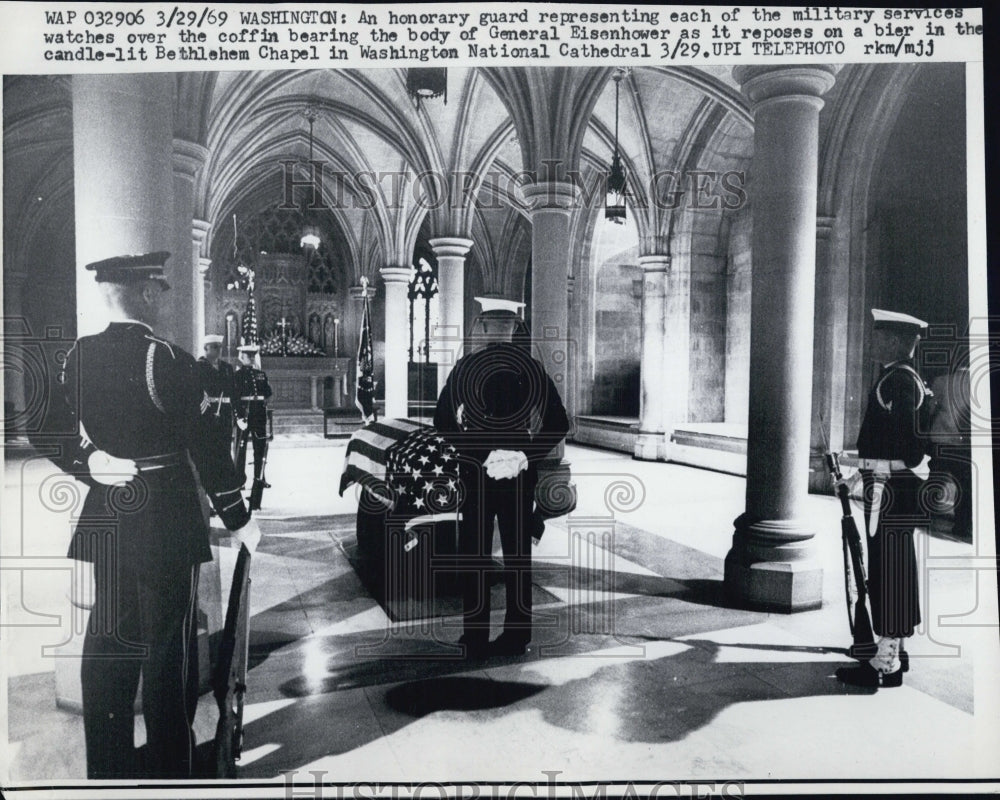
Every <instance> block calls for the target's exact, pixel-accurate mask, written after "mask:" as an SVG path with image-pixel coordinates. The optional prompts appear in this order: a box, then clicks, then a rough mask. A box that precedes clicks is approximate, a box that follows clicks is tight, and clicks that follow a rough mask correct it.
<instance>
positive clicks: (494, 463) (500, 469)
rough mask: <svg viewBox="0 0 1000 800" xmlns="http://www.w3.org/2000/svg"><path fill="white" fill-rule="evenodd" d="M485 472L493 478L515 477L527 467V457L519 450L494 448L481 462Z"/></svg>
mask: <svg viewBox="0 0 1000 800" xmlns="http://www.w3.org/2000/svg"><path fill="white" fill-rule="evenodd" d="M483 466H484V467H486V474H487V475H489V476H490V477H491V478H493V480H504V479H506V478H514V477H516V476H517V475H518V474H519V473H520V472H521V471H522V470H525V469H527V468H528V457H527V456H526V455H525V454H524V453H522V452H521V451H520V450H494V451H493V452H491V453H490V454H489V455H488V456H487V457H486V460H485V461H484V462H483Z"/></svg>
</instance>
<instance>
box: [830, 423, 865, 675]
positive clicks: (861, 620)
mask: <svg viewBox="0 0 1000 800" xmlns="http://www.w3.org/2000/svg"><path fill="white" fill-rule="evenodd" d="M819 431H820V435H821V436H822V437H823V450H824V459H825V460H826V468H827V469H828V470H829V471H830V477H831V478H832V479H833V484H834V486H835V487H836V492H837V497H838V498H839V499H840V510H841V513H842V515H843V516H842V517H841V519H840V542H841V546H842V548H843V551H844V596H845V597H846V598H847V623H848V625H849V626H850V628H851V635H852V636H853V637H854V644H853V645H852V646H851V650H850V653H851V656H853V657H855V658H870V657H871V656H873V655H874V645H875V632H874V630H873V629H872V618H871V615H870V614H869V613H868V605H867V600H868V574H867V572H866V571H865V559H864V555H863V554H862V552H861V534H860V533H858V526H857V524H856V523H855V522H854V514H853V513H851V496H850V494H851V493H850V491H849V490H848V488H847V486H846V484H845V483H844V476H843V474H842V473H841V471H840V458H839V456H838V455H837V454H836V453H834V452H832V451H831V450H830V442H829V440H828V439H827V438H826V428H825V427H824V424H823V415H822V414H820V415H819Z"/></svg>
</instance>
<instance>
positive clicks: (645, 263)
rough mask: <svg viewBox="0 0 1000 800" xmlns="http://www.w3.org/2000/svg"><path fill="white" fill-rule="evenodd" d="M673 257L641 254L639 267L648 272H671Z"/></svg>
mask: <svg viewBox="0 0 1000 800" xmlns="http://www.w3.org/2000/svg"><path fill="white" fill-rule="evenodd" d="M670 261H671V257H670V256H667V255H662V254H655V253H653V254H650V255H646V256H639V267H640V268H641V269H642V271H643V272H644V273H646V274H649V273H650V272H670Z"/></svg>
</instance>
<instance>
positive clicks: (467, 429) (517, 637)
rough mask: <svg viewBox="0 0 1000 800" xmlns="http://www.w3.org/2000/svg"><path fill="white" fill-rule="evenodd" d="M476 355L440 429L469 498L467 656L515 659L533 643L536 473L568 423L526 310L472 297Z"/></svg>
mask: <svg viewBox="0 0 1000 800" xmlns="http://www.w3.org/2000/svg"><path fill="white" fill-rule="evenodd" d="M476 299H477V300H479V301H480V303H481V305H482V307H483V312H482V313H481V314H480V315H479V316H478V317H477V319H476V322H475V324H474V325H473V328H472V332H471V336H470V338H471V339H472V340H473V344H476V343H479V344H482V345H484V346H482V347H480V348H479V349H473V351H472V352H471V353H469V354H468V355H465V356H463V357H462V358H460V359H459V360H458V362H457V363H456V364H455V367H454V369H453V370H452V371H451V373H450V374H449V376H448V380H447V383H446V384H445V386H444V389H442V391H441V395H440V397H439V398H438V402H437V408H436V409H435V414H434V427H435V428H437V429H438V430H439V431H440V432H441V434H442V436H444V438H445V439H446V440H447V441H448V442H449V443H450V444H451V445H452V446H454V447H455V449H456V450H457V451H458V454H459V456H460V458H461V464H460V473H459V474H460V477H461V481H462V486H463V488H464V491H465V498H464V501H463V503H462V506H461V514H462V519H461V522H460V523H459V554H460V556H461V557H462V560H463V567H464V569H463V573H464V574H463V576H462V577H463V581H462V582H463V592H462V594H463V612H464V619H463V628H464V632H463V634H462V637H461V638H460V639H459V643H460V644H462V645H464V646H465V652H466V656H467V657H472V658H476V657H483V656H485V655H488V654H490V653H493V654H498V655H499V654H505V655H519V654H521V653H524V652H525V650H526V648H527V646H528V643H529V642H530V641H531V540H532V534H533V533H534V532H535V531H534V527H533V522H534V511H533V504H534V494H535V486H536V484H537V482H538V472H537V464H538V463H539V462H540V461H542V460H543V459H544V458H545V457H546V456H547V455H548V454H549V453H550V452H551V451H552V449H553V448H554V447H555V446H556V445H558V444H559V442H560V441H562V439H563V438H564V437H565V436H566V433H567V431H568V430H569V420H568V419H567V416H566V409H565V408H564V407H563V403H562V399H561V398H560V396H559V391H558V390H557V389H556V386H555V383H554V382H553V381H552V379H551V378H550V377H549V376H548V375H547V374H546V372H545V368H544V367H543V366H542V364H541V363H540V362H539V361H537V360H536V359H534V358H532V356H531V352H530V347H529V345H530V336H529V334H528V329H527V327H526V326H525V324H524V322H523V321H522V320H521V318H520V316H519V314H518V311H519V310H520V308H523V306H524V304H523V303H517V302H514V301H510V300H501V299H495V298H476ZM494 520H496V522H497V526H498V527H499V530H500V543H501V545H502V547H503V560H504V573H505V578H506V579H507V608H506V614H505V619H504V630H503V633H501V634H500V636H499V637H498V638H497V639H496V640H495V641H493V642H492V643H491V642H489V632H490V592H489V585H488V576H489V574H490V573H491V572H492V570H493V566H492V552H493V524H494Z"/></svg>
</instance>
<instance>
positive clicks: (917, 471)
mask: <svg viewBox="0 0 1000 800" xmlns="http://www.w3.org/2000/svg"><path fill="white" fill-rule="evenodd" d="M910 471H911V472H912V473H913V474H914V475H916V476H917V477H918V478H920V480H922V481H925V480H927V479H928V478H929V477H930V476H931V457H930V456H924V458H923V461H921V462H920V463H919V464H917V466H915V467H914V468H913V469H912V470H910Z"/></svg>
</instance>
